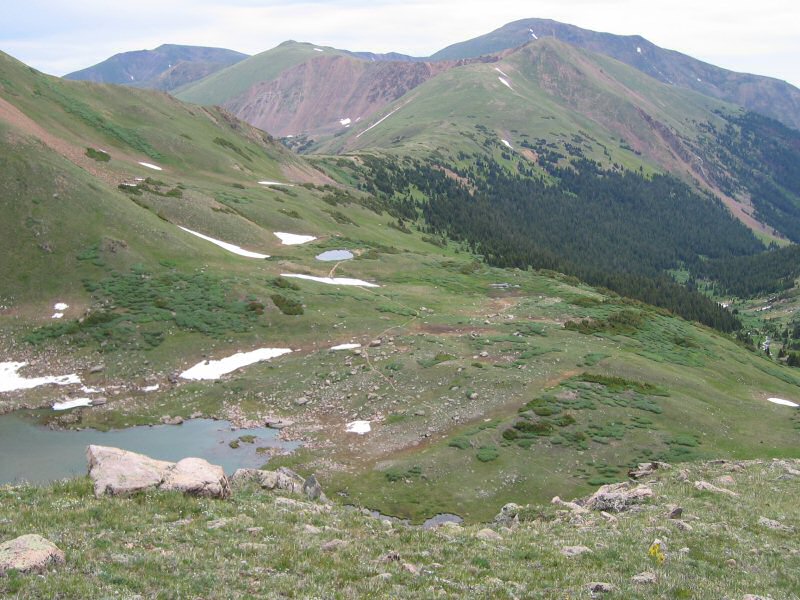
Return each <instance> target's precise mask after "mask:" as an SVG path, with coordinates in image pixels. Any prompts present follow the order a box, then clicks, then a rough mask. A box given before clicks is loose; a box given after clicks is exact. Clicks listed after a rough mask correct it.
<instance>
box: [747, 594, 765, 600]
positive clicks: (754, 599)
mask: <svg viewBox="0 0 800 600" xmlns="http://www.w3.org/2000/svg"><path fill="white" fill-rule="evenodd" d="M742 600H772V598H770V597H769V596H757V595H756V594H745V595H744V596H742Z"/></svg>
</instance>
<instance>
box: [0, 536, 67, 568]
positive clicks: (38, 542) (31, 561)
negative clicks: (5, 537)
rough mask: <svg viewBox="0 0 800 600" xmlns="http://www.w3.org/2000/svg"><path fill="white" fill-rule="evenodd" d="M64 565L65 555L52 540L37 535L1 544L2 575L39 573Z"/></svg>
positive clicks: (0, 562)
mask: <svg viewBox="0 0 800 600" xmlns="http://www.w3.org/2000/svg"><path fill="white" fill-rule="evenodd" d="M62 564H64V553H63V552H62V551H61V550H60V549H59V548H58V546H56V545H55V544H54V543H53V542H51V541H50V540H48V539H46V538H43V537H42V536H40V535H37V534H28V535H22V536H20V537H18V538H15V539H13V540H9V541H7V542H4V543H3V544H0V575H5V574H6V571H11V570H14V571H18V572H20V573H31V572H39V571H43V570H45V569H47V568H48V567H50V566H53V565H62Z"/></svg>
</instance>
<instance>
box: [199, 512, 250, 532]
mask: <svg viewBox="0 0 800 600" xmlns="http://www.w3.org/2000/svg"><path fill="white" fill-rule="evenodd" d="M252 525H253V517H250V516H248V515H236V516H235V517H228V518H221V519H214V520H213V521H209V522H208V523H206V528H208V529H223V528H227V527H239V528H241V529H246V528H248V527H252Z"/></svg>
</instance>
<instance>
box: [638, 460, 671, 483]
mask: <svg viewBox="0 0 800 600" xmlns="http://www.w3.org/2000/svg"><path fill="white" fill-rule="evenodd" d="M671 466H672V465H670V464H669V463H665V462H658V461H654V462H646V463H639V466H637V467H636V468H635V469H631V470H630V471H628V476H629V477H631V478H632V479H642V478H644V477H650V476H651V475H652V474H653V473H655V472H656V471H658V470H664V469H669V468H670V467H671Z"/></svg>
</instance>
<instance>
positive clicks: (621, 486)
mask: <svg viewBox="0 0 800 600" xmlns="http://www.w3.org/2000/svg"><path fill="white" fill-rule="evenodd" d="M654 495H655V494H653V490H651V489H650V488H649V487H647V486H644V485H637V486H636V487H631V484H629V483H627V482H623V483H612V484H609V485H604V486H601V487H600V488H599V489H598V490H597V491H596V492H595V493H594V494H592V495H591V496H590V497H589V499H588V500H587V501H586V503H585V504H584V506H585V508H588V509H590V510H601V511H606V512H622V511H624V510H628V509H629V508H631V507H632V506H633V505H635V504H639V503H641V502H644V501H645V500H648V499H650V498H652V497H653V496H654Z"/></svg>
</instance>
